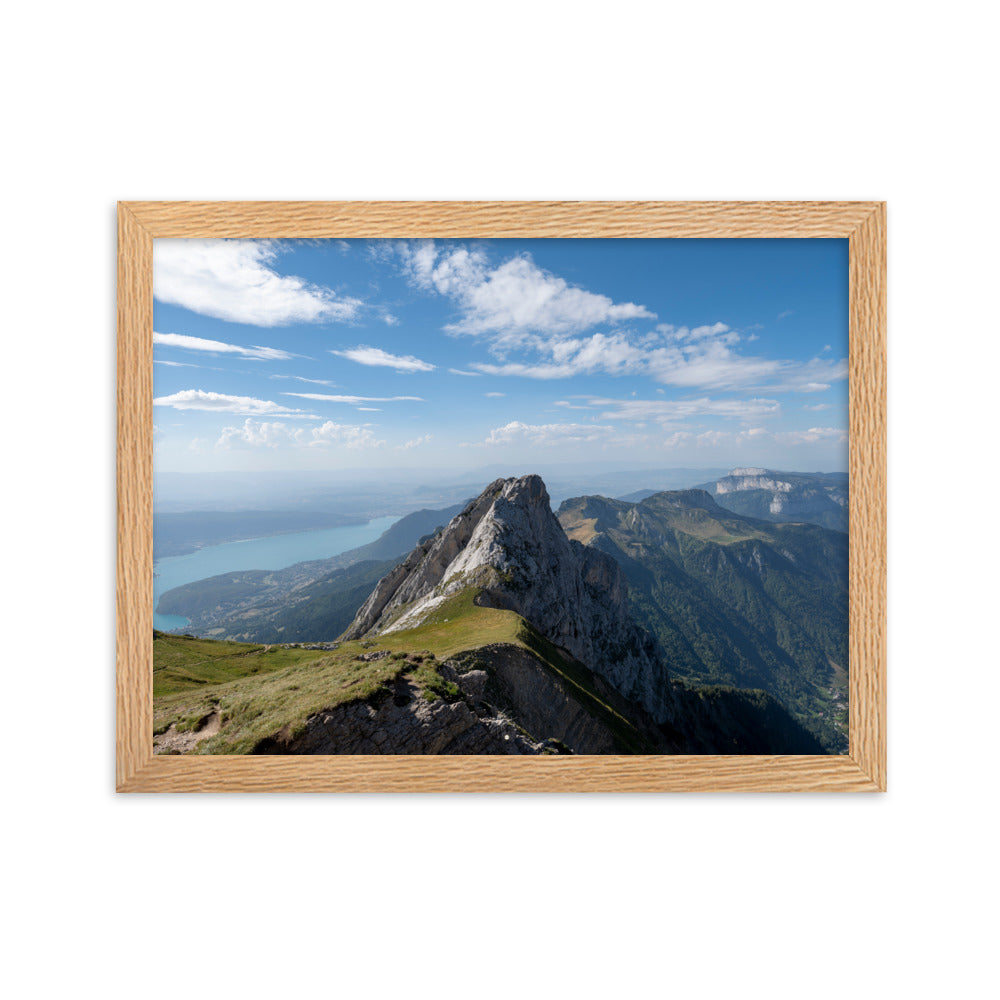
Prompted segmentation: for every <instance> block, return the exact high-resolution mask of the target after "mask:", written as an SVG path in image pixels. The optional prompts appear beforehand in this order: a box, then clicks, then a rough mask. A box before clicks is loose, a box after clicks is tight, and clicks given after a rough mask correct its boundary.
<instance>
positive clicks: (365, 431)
mask: <svg viewBox="0 0 1000 1000" xmlns="http://www.w3.org/2000/svg"><path fill="white" fill-rule="evenodd" d="M311 436H312V440H311V441H310V442H309V443H310V445H340V446H342V447H344V448H351V449H358V448H381V447H382V445H384V444H385V441H378V440H376V439H375V435H374V434H373V433H372V431H371V430H369V428H367V427H364V426H358V425H357V424H335V423H333V422H332V421H330V420H328V421H327V422H326V423H325V424H322V425H321V426H320V427H314V428H313V429H312V431H311Z"/></svg>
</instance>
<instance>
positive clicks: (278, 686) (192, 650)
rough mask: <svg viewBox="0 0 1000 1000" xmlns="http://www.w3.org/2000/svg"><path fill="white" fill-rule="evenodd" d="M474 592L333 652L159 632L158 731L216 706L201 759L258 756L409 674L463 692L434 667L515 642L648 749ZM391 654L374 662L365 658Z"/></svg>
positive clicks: (517, 620)
mask: <svg viewBox="0 0 1000 1000" xmlns="http://www.w3.org/2000/svg"><path fill="white" fill-rule="evenodd" d="M474 597H475V591H474V590H472V589H471V588H470V589H468V590H465V591H463V592H462V593H461V594H458V595H456V596H455V597H454V598H452V599H451V600H450V601H447V602H445V603H444V604H442V605H441V606H440V607H439V608H437V609H436V610H435V612H434V614H432V615H431V617H430V618H429V619H428V620H427V621H426V622H425V623H424V624H422V625H420V626H419V627H418V628H415V629H408V630H406V631H401V632H396V633H391V634H389V635H385V636H378V637H376V638H374V639H370V640H359V641H355V642H344V643H341V645H340V646H339V647H338V648H337V649H336V650H331V651H320V650H302V649H282V648H281V647H280V646H273V647H266V646H253V645H246V644H242V643H232V642H215V641H212V640H207V639H205V640H199V639H186V638H184V637H182V636H168V635H162V634H157V637H156V639H155V640H154V646H153V650H154V655H153V662H154V687H153V696H154V706H153V716H154V720H153V721H154V731H155V732H158V733H159V732H163V731H164V730H166V729H167V728H168V727H169V726H170V725H171V723H174V724H176V725H177V728H178V729H179V730H184V729H191V728H193V727H195V726H196V725H197V724H198V722H199V721H200V720H201V719H203V718H204V717H205V716H206V715H207V714H209V713H210V712H212V711H213V710H215V709H217V710H218V711H219V713H220V715H221V716H222V730H221V732H219V734H218V735H217V736H214V737H212V738H210V739H208V740H205V741H204V742H203V743H202V744H200V745H199V747H198V752H199V753H252V752H253V750H254V748H255V747H256V746H257V745H258V744H259V743H260V742H261V741H262V740H264V739H266V738H267V737H270V736H273V735H274V734H275V733H277V732H278V731H279V730H282V729H285V728H286V727H288V728H287V730H286V731H287V732H289V733H291V734H293V735H294V733H295V732H296V731H298V730H301V728H302V727H303V726H304V725H305V722H306V719H308V717H309V716H311V715H313V714H315V713H316V712H319V711H321V710H324V709H330V708H335V707H336V706H337V705H341V704H346V703H348V702H352V701H365V700H369V699H372V698H377V697H379V696H380V694H381V693H382V692H384V691H387V690H388V688H389V686H390V685H391V683H392V682H393V681H394V680H395V679H396V677H398V676H399V675H400V674H401V673H403V672H407V673H409V674H410V675H411V677H412V678H413V680H415V681H416V682H417V683H418V684H419V685H420V686H421V687H422V688H423V690H424V697H427V698H429V699H432V700H433V698H435V697H442V696H443V697H450V696H454V695H457V691H456V690H454V689H452V688H451V686H450V685H448V684H447V683H446V682H445V681H444V680H443V678H441V676H440V674H438V672H437V670H436V669H435V666H434V663H435V660H445V659H448V658H450V657H453V656H455V655H457V654H459V653H463V652H469V651H472V650H475V649H478V648H479V647H482V646H487V645H493V644H504V643H506V644H511V645H514V646H519V647H521V648H523V649H527V650H529V651H531V652H532V653H533V654H534V655H535V656H536V658H537V659H538V660H539V661H540V662H541V663H542V664H543V665H544V666H545V667H547V668H548V669H549V670H551V671H552V672H553V673H555V674H556V675H557V676H559V677H560V678H561V680H562V682H563V683H564V684H565V685H566V686H567V687H568V688H569V689H570V690H571V691H573V693H574V696H575V697H576V698H577V700H578V701H580V703H581V704H582V705H583V706H584V707H585V708H586V710H587V711H588V712H590V713H591V714H592V715H595V716H597V717H598V718H599V719H601V721H603V722H605V723H606V724H607V725H608V726H609V728H611V730H612V732H614V733H615V735H616V736H617V737H618V738H619V740H620V742H621V743H622V745H623V747H624V748H627V749H630V750H632V751H633V752H636V751H638V752H650V747H649V744H648V743H647V742H646V741H645V739H644V738H643V737H642V736H641V735H640V734H639V733H638V731H637V730H635V728H634V727H633V726H632V724H631V723H630V722H628V720H626V719H625V718H624V717H623V716H622V715H621V714H620V713H619V712H617V711H616V710H615V709H614V708H612V707H611V706H610V705H609V704H608V703H607V699H605V698H602V696H601V695H600V694H599V693H598V692H597V690H596V688H595V687H594V685H593V682H592V679H591V678H590V677H589V674H588V673H587V672H586V671H584V670H582V669H580V668H579V667H577V666H576V665H574V664H572V663H570V662H568V661H567V660H565V659H564V658H563V657H562V656H561V655H560V654H559V653H558V651H557V650H556V649H555V647H553V646H552V645H551V644H550V643H547V642H546V640H544V639H543V638H542V637H541V636H539V635H538V633H536V632H535V631H534V629H532V628H531V626H529V625H528V624H527V623H526V622H525V621H524V620H523V619H522V618H521V617H520V616H518V615H516V614H514V612H512V611H501V610H497V609H495V608H481V607H478V606H477V605H475V604H474V603H473V599H474ZM379 651H387V652H388V653H389V654H390V655H389V656H388V657H386V658H384V659H380V660H375V661H363V660H359V659H358V657H359V656H361V655H364V654H368V653H375V652H379Z"/></svg>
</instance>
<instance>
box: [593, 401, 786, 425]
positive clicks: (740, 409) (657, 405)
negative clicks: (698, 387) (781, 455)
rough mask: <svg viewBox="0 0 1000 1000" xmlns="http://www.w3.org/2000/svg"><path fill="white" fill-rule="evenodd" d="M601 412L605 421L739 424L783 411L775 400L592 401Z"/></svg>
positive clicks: (594, 406)
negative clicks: (694, 419)
mask: <svg viewBox="0 0 1000 1000" xmlns="http://www.w3.org/2000/svg"><path fill="white" fill-rule="evenodd" d="M588 406H589V407H591V408H598V409H601V410H602V411H603V412H601V414H600V419H602V420H655V421H657V422H658V423H661V424H669V423H674V422H676V421H680V420H688V419H690V418H692V417H730V418H734V419H738V420H751V419H759V418H760V417H769V416H774V415H775V414H777V413H779V412H780V411H781V404H780V403H779V402H778V401H777V400H776V399H710V398H709V397H707V396H705V397H702V398H701V399H601V398H597V397H594V398H592V399H590V401H589V403H588Z"/></svg>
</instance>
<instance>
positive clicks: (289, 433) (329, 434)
mask: <svg viewBox="0 0 1000 1000" xmlns="http://www.w3.org/2000/svg"><path fill="white" fill-rule="evenodd" d="M384 444H385V441H379V440H377V439H376V437H375V435H374V434H373V433H372V431H371V430H370V429H369V428H368V427H365V426H364V425H358V424H335V423H333V422H332V421H329V420H328V421H327V422H326V423H324V424H321V425H320V426H319V427H313V428H310V429H306V428H302V427H289V426H288V425H287V424H283V423H281V422H274V421H257V420H253V419H251V418H249V417H248V418H247V419H246V420H245V421H244V422H243V423H242V424H241V425H240V426H238V427H226V428H224V429H223V431H222V433H221V434H220V435H219V439H218V441H216V443H215V446H216V447H217V448H221V449H233V448H322V447H331V446H333V447H342V448H349V449H351V450H358V449H362V448H379V447H381V446H382V445H384Z"/></svg>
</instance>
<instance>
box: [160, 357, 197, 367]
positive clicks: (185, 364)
mask: <svg viewBox="0 0 1000 1000" xmlns="http://www.w3.org/2000/svg"><path fill="white" fill-rule="evenodd" d="M153 364H154V365H168V366H169V367H171V368H201V367H203V366H202V365H193V364H191V362H189V361H164V360H162V359H161V358H153Z"/></svg>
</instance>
